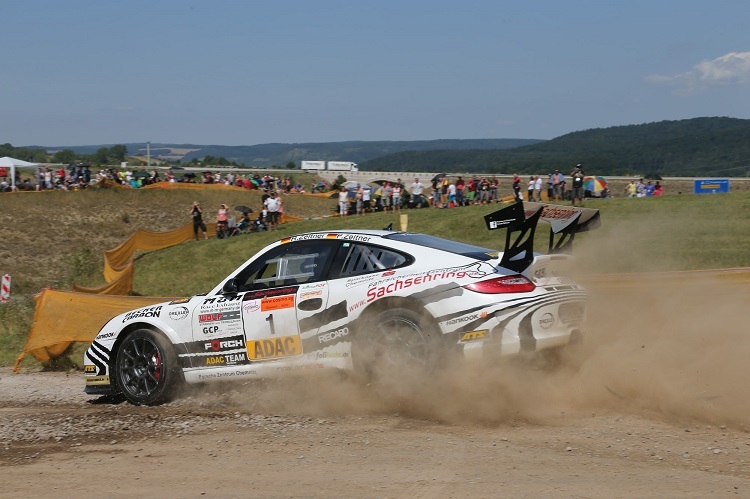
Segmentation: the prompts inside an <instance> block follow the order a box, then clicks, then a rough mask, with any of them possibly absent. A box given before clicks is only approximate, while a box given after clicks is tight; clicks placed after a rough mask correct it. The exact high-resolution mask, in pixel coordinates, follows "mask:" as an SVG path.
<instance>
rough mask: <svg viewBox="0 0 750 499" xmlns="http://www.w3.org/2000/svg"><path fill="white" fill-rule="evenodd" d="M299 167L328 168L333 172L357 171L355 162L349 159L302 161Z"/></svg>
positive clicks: (309, 168)
mask: <svg viewBox="0 0 750 499" xmlns="http://www.w3.org/2000/svg"><path fill="white" fill-rule="evenodd" d="M300 168H302V169H303V170H329V171H335V172H357V171H359V170H358V169H357V163H352V162H351V161H328V162H327V163H326V162H325V161H302V162H300Z"/></svg>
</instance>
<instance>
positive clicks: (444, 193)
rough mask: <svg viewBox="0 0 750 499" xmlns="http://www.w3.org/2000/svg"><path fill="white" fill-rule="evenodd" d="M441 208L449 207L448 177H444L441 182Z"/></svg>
mask: <svg viewBox="0 0 750 499" xmlns="http://www.w3.org/2000/svg"><path fill="white" fill-rule="evenodd" d="M440 207H441V208H447V207H448V177H443V180H442V181H441V182H440Z"/></svg>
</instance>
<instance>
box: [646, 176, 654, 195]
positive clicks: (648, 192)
mask: <svg viewBox="0 0 750 499" xmlns="http://www.w3.org/2000/svg"><path fill="white" fill-rule="evenodd" d="M654 189H655V187H654V185H653V184H652V183H651V181H650V180H649V181H648V183H647V184H646V197H651V196H653V195H654Z"/></svg>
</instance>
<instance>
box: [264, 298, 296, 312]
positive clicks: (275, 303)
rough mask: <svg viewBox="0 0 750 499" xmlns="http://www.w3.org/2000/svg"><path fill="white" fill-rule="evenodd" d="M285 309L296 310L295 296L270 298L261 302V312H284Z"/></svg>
mask: <svg viewBox="0 0 750 499" xmlns="http://www.w3.org/2000/svg"><path fill="white" fill-rule="evenodd" d="M285 308H294V295H285V296H274V297H268V298H263V299H262V300H261V301H260V311H261V312H268V311H271V310H282V309H285Z"/></svg>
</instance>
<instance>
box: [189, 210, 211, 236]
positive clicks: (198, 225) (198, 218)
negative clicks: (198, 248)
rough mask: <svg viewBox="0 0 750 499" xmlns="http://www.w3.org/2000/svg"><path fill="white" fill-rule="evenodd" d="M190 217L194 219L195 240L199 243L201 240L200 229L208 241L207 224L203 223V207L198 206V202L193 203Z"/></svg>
mask: <svg viewBox="0 0 750 499" xmlns="http://www.w3.org/2000/svg"><path fill="white" fill-rule="evenodd" d="M190 216H192V217H193V235H195V240H196V241H198V239H199V238H198V229H200V230H202V231H203V238H204V239H208V234H206V224H205V223H203V210H202V209H201V205H199V204H198V201H193V207H192V209H191V210H190Z"/></svg>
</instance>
